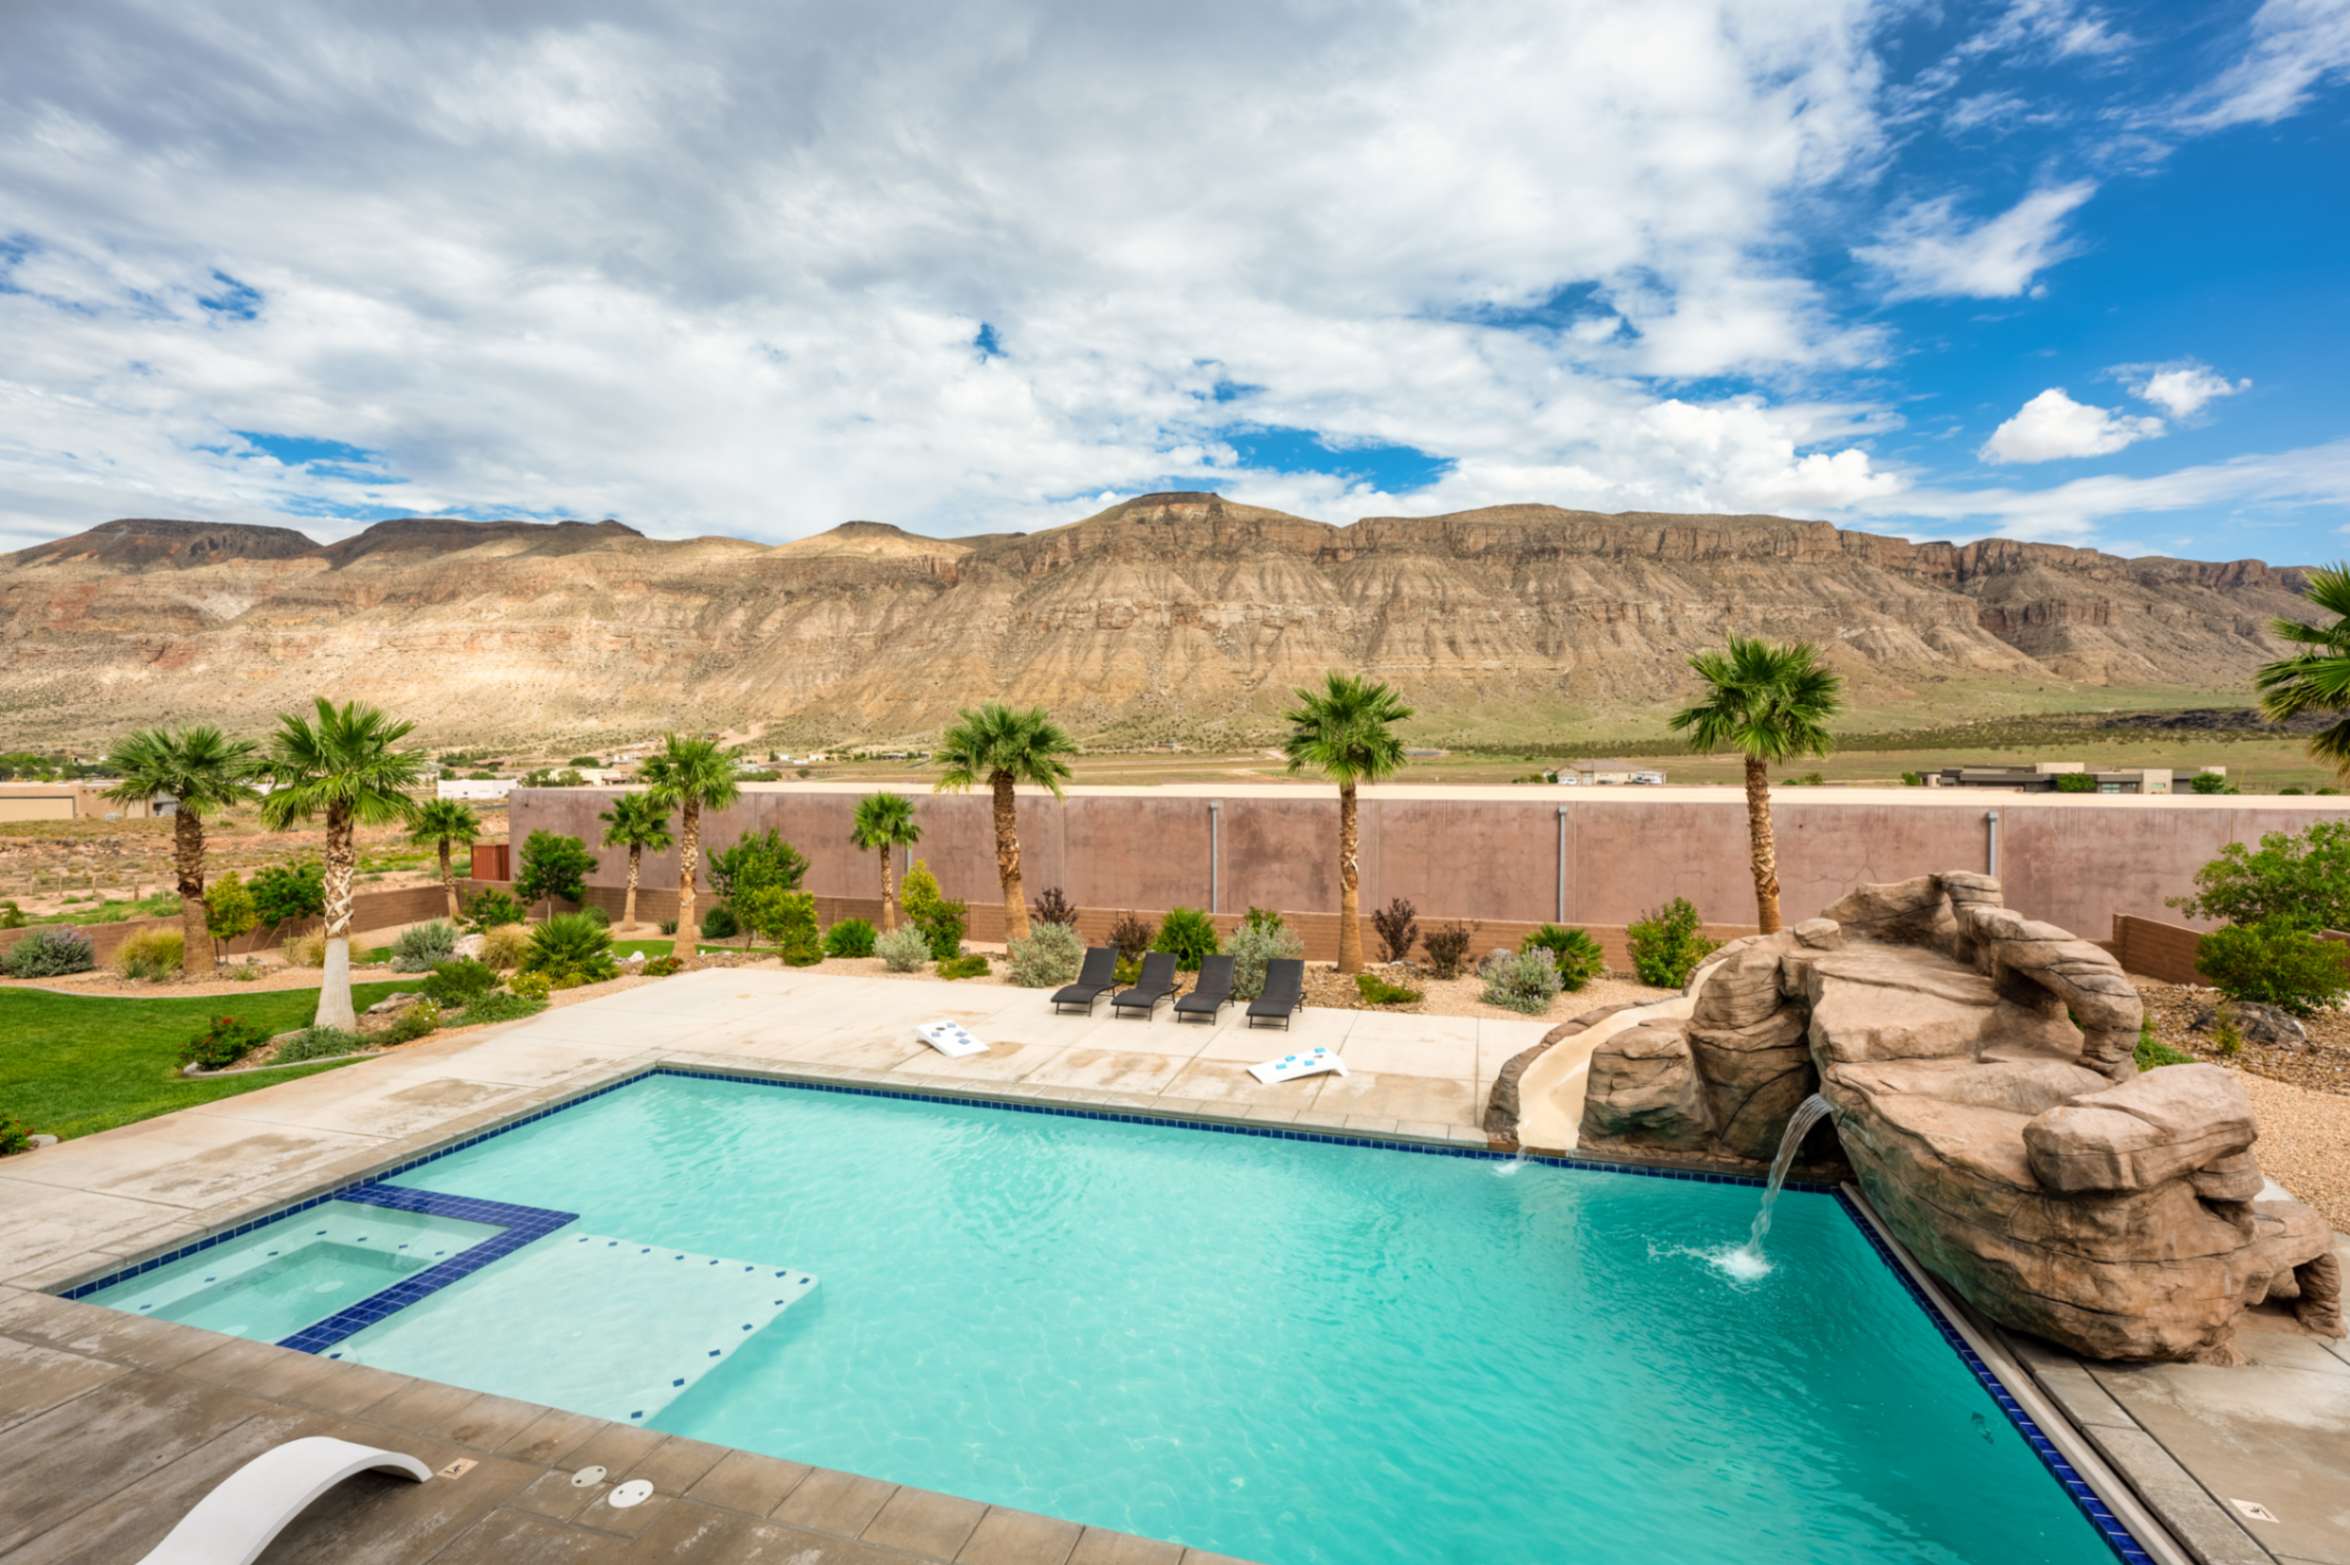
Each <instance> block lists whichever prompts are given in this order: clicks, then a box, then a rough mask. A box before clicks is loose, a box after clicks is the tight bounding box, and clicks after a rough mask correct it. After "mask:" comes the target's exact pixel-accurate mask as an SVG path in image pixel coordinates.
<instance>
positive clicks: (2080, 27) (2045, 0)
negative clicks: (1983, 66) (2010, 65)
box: [1957, 0, 2135, 59]
mask: <svg viewBox="0 0 2350 1565" xmlns="http://www.w3.org/2000/svg"><path fill="white" fill-rule="evenodd" d="M2134 42H2135V40H2133V39H2132V38H2131V37H2130V35H2129V34H2127V33H2125V32H2122V31H2121V30H2119V29H2118V28H2116V27H2114V25H2113V24H2112V23H2111V22H2108V21H2107V20H2106V19H2105V15H2104V13H2103V12H2102V11H2100V10H2099V9H2098V8H2097V7H2095V6H2091V5H2082V4H2080V3H2079V0H2010V4H2009V5H2008V7H2007V9H2006V10H2004V11H2002V12H2000V14H1999V15H1998V16H1997V17H1996V18H1995V19H1994V20H1993V21H1992V22H1991V24H1990V25H1989V26H1988V27H1985V28H1984V29H1982V30H1981V31H1980V32H1977V33H1975V34H1974V35H1972V36H1971V37H1969V38H1968V39H1967V40H1966V41H1965V42H1964V43H1962V44H1960V45H1959V46H1958V50H1957V53H1958V54H1959V55H1960V56H1962V57H1964V56H1971V55H1989V54H2007V53H2011V52H2017V51H2023V52H2029V53H2035V54H2042V55H2048V56H2053V57H2055V58H2058V59H2064V58H2067V57H2072V56H2080V55H2091V56H2094V55H2108V54H2118V53H2120V52H2121V51H2123V50H2125V49H2127V48H2129V47H2130V46H2131V45H2132V43H2134Z"/></svg>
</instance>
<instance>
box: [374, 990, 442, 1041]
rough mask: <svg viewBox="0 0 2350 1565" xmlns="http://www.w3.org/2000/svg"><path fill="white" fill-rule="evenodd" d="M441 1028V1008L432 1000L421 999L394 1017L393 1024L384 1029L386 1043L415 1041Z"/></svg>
mask: <svg viewBox="0 0 2350 1565" xmlns="http://www.w3.org/2000/svg"><path fill="white" fill-rule="evenodd" d="M440 1029H441V1008H440V1007H439V1006H437V1005H435V1004H433V1003H432V1002H431V1001H430V1000H419V1001H417V1002H416V1003H415V1004H414V1005H411V1006H410V1007H408V1009H406V1010H405V1011H402V1012H401V1013H400V1014H399V1015H397V1016H395V1017H393V1018H392V1024H391V1026H389V1027H386V1028H385V1029H384V1030H383V1035H382V1036H383V1041H384V1042H386V1043H414V1042H415V1041H416V1040H417V1039H419V1038H422V1037H424V1036H426V1035H427V1034H430V1033H435V1032H438V1031H440Z"/></svg>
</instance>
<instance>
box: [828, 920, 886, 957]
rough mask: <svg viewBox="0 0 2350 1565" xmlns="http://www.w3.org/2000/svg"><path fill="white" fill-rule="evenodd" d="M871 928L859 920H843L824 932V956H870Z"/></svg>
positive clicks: (872, 936) (872, 938)
mask: <svg viewBox="0 0 2350 1565" xmlns="http://www.w3.org/2000/svg"><path fill="white" fill-rule="evenodd" d="M873 940H874V933H873V926H872V925H871V924H868V923H866V922H865V921H864V920H863V919H861V918H844V919H842V920H841V921H840V922H838V923H836V924H834V925H833V926H832V927H831V928H830V929H827V930H826V931H824V954H825V955H826V956H871V955H872V954H873Z"/></svg>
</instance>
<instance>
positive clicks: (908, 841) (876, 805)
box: [849, 793, 922, 933]
mask: <svg viewBox="0 0 2350 1565" xmlns="http://www.w3.org/2000/svg"><path fill="white" fill-rule="evenodd" d="M921 840H922V828H921V827H920V826H918V825H916V824H915V822H914V801H913V800H911V799H909V798H907V797H906V796H905V795H904V794H902V793H869V794H867V795H866V796H865V797H864V798H862V799H859V800H858V801H857V818H856V820H855V821H853V822H852V823H851V824H850V826H849V841H850V842H852V843H854V844H856V845H857V846H858V847H860V848H862V849H864V850H865V851H866V852H867V853H877V854H879V855H880V856H881V927H882V930H883V931H884V932H885V933H886V932H887V931H889V930H892V929H895V928H897V927H898V892H897V883H896V880H895V878H894V877H893V876H892V875H891V874H890V868H889V856H890V854H891V853H892V852H893V851H895V850H896V849H899V848H910V847H912V846H913V845H914V844H915V843H917V842H920V841H921Z"/></svg>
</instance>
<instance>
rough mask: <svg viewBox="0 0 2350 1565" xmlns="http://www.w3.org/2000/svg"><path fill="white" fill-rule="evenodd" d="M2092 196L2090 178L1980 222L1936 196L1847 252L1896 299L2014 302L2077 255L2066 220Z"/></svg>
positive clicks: (2044, 191) (2038, 195) (2037, 192)
mask: <svg viewBox="0 0 2350 1565" xmlns="http://www.w3.org/2000/svg"><path fill="white" fill-rule="evenodd" d="M2096 190H2097V187H2096V185H2095V184H2094V183H2092V182H2090V181H2088V180H2075V181H2073V182H2072V183H2070V184H2064V185H2051V186H2047V187H2045V188H2042V189H2039V190H2035V191H2033V192H2032V193H2031V194H2030V195H2028V196H2026V197H2024V198H2023V199H2022V200H2021V201H2018V202H2017V203H2016V204H2015V205H2014V206H2012V207H2010V208H2008V209H2007V210H2006V211H2005V212H2002V213H2000V214H1999V215H1998V216H1997V217H1994V218H1991V219H1989V220H1988V221H1985V222H1981V223H1971V222H1969V221H1968V220H1967V219H1966V218H1965V217H1963V216H1962V215H1961V214H1960V213H1959V210H1958V202H1957V199H1956V198H1955V197H1952V196H1938V197H1936V198H1934V199H1933V200H1931V201H1920V202H1916V203H1913V204H1912V205H1910V206H1908V207H1906V208H1903V209H1902V210H1901V211H1899V212H1896V213H1895V214H1894V215H1893V217H1892V219H1891V220H1890V221H1889V222H1888V223H1887V224H1886V225H1885V228H1884V230H1883V232H1881V233H1880V234H1879V235H1878V237H1877V239H1876V241H1875V242H1874V243H1872V244H1866V245H1861V246H1859V247H1857V248H1856V249H1854V251H1853V252H1852V253H1853V255H1854V256H1856V257H1857V258H1859V259H1860V260H1861V261H1863V262H1865V263H1867V264H1868V265H1870V266H1873V267H1875V268H1877V269H1878V270H1879V271H1881V272H1882V273H1884V274H1885V278H1886V283H1887V289H1886V291H1887V294H1888V296H1889V297H1891V298H1894V299H1924V298H1965V299H2012V298H2014V297H2016V296H2017V295H2019V294H2021V293H2024V292H2025V291H2027V290H2028V289H2030V288H2031V287H2032V286H2033V279H2034V278H2035V277H2036V276H2038V275H2039V274H2040V273H2041V272H2042V271H2045V270H2046V269H2047V268H2049V267H2051V266H2054V265H2055V264H2056V263H2057V262H2059V261H2062V260H2064V259H2065V258H2066V257H2067V256H2070V255H2072V254H2074V253H2075V251H2076V250H2077V248H2078V246H2077V245H2076V244H2075V243H2074V242H2073V241H2072V240H2071V239H2069V238H2067V237H2066V235H2065V233H2064V221H2065V219H2066V217H2068V216H2069V215H2071V213H2072V212H2073V211H2074V210H2075V209H2076V208H2078V207H2079V206H2080V205H2081V204H2082V203H2083V202H2085V201H2087V200H2088V199H2089V197H2090V196H2092V195H2094V194H2095V193H2096Z"/></svg>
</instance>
